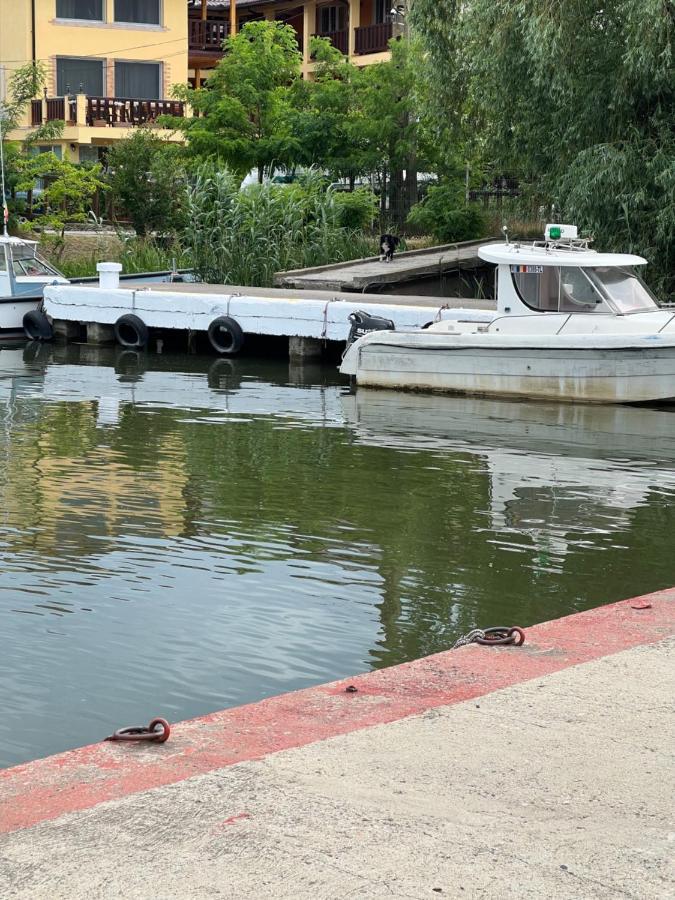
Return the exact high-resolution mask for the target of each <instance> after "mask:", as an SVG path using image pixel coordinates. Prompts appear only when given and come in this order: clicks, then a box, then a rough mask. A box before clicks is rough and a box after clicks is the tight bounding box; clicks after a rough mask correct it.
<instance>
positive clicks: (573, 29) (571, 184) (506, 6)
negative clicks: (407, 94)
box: [412, 0, 675, 294]
mask: <svg viewBox="0 0 675 900" xmlns="http://www.w3.org/2000/svg"><path fill="white" fill-rule="evenodd" d="M412 21H413V25H414V27H415V28H416V29H417V31H418V34H419V35H420V39H421V41H422V43H423V46H424V50H425V54H426V55H425V57H424V60H425V71H426V76H427V77H426V79H425V83H426V85H427V94H426V96H425V101H426V104H427V107H428V111H429V116H430V117H431V118H433V120H434V121H435V122H436V125H437V128H438V133H439V134H441V133H446V134H452V135H453V136H454V139H455V142H456V143H459V144H460V145H461V146H462V147H463V149H464V155H465V157H466V158H468V159H473V160H476V161H477V162H478V164H479V165H480V166H481V167H483V168H484V169H485V170H488V171H492V172H493V173H496V174H503V173H504V172H518V173H520V175H521V177H522V178H523V179H524V180H527V181H529V182H530V183H531V184H533V185H535V186H536V187H537V189H538V191H539V195H540V200H541V202H542V203H544V204H550V203H552V202H555V203H556V204H557V205H558V206H559V207H560V208H561V212H562V214H563V215H564V216H565V217H566V218H568V219H572V218H575V219H576V224H578V225H579V226H581V227H582V228H583V229H584V230H585V231H586V232H589V231H592V232H593V233H594V236H595V238H596V242H597V245H598V246H599V247H600V248H601V249H610V250H628V249H632V250H633V251H637V252H642V253H644V254H645V255H647V256H649V257H650V260H651V263H652V265H651V266H650V270H649V271H650V273H651V276H650V277H651V280H652V282H653V284H654V285H655V286H656V287H657V288H660V289H661V290H663V291H664V292H665V293H666V294H668V293H671V292H672V291H673V290H675V274H674V269H675V267H674V266H673V256H672V254H673V245H674V243H675V242H674V236H675V234H674V232H675V202H674V201H673V183H674V179H675V175H674V174H673V168H674V166H675V163H674V159H675V129H674V123H675V104H674V102H673V101H674V99H675V78H673V52H672V39H673V23H674V17H673V12H672V4H669V3H664V2H663V0H615V2H613V3H609V4H608V3H605V2H602V0H588V2H584V3H576V4H572V3H558V2H553V0H546V2H539V0H504V2H502V3H499V4H495V3H494V2H492V0H467V2H463V3H461V4H460V3H459V2H458V0H433V2H432V0H416V2H415V3H414V5H413V9H412ZM476 135H480V138H479V139H478V140H477V139H476V137H475V136H476Z"/></svg>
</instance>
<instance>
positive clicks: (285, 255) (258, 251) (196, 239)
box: [184, 166, 370, 286]
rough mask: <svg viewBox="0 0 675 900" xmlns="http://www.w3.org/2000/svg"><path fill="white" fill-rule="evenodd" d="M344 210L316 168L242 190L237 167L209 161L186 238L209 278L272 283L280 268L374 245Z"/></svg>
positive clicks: (195, 189)
mask: <svg viewBox="0 0 675 900" xmlns="http://www.w3.org/2000/svg"><path fill="white" fill-rule="evenodd" d="M338 217H339V214H338V210H337V208H336V205H335V195H334V194H333V192H331V191H326V190H325V189H324V187H323V185H322V183H321V179H319V178H318V177H316V176H313V177H310V178H309V179H307V180H306V182H305V183H304V184H303V185H292V186H290V187H284V186H279V185H274V184H270V183H269V182H266V183H264V184H259V185H251V186H250V187H248V188H246V189H245V190H240V189H239V179H238V177H237V176H236V175H234V174H232V173H230V172H227V171H218V170H214V169H212V168H210V167H208V166H207V167H203V168H202V170H201V171H200V172H199V173H198V175H197V177H196V178H195V180H194V183H193V184H192V185H191V186H190V188H189V192H188V217H187V220H188V224H187V226H186V229H185V232H184V243H185V246H186V249H187V250H188V252H189V254H190V256H191V258H192V262H193V265H194V268H195V272H196V274H197V276H198V277H199V278H200V279H201V280H203V281H211V282H216V283H223V284H243V285H246V284H254V285H262V286H265V285H271V284H272V282H273V276H274V273H275V272H278V271H283V270H288V269H296V268H303V267H305V266H315V265H321V264H325V263H330V262H338V261H340V260H342V259H351V258H354V257H356V256H359V255H367V254H368V253H369V252H370V246H369V242H368V241H367V240H366V239H365V238H364V236H363V234H362V232H359V231H356V230H353V229H349V228H342V227H340V224H339V222H338Z"/></svg>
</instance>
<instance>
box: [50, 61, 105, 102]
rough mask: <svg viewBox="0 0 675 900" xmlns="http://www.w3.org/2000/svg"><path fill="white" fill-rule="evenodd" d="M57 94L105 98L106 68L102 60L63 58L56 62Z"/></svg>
mask: <svg viewBox="0 0 675 900" xmlns="http://www.w3.org/2000/svg"><path fill="white" fill-rule="evenodd" d="M56 93H57V95H58V96H59V97H63V96H65V94H80V93H82V94H87V95H88V96H89V97H103V96H105V67H104V64H103V60H102V59H86V58H76V57H73V56H62V57H60V58H59V59H57V60H56Z"/></svg>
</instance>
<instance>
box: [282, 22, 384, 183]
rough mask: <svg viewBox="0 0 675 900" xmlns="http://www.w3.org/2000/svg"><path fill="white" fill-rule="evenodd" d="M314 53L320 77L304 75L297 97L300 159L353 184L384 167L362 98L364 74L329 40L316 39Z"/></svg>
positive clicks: (294, 97) (295, 120) (296, 88)
mask: <svg viewBox="0 0 675 900" xmlns="http://www.w3.org/2000/svg"><path fill="white" fill-rule="evenodd" d="M311 52H312V58H313V59H314V60H315V62H316V69H315V71H314V73H313V74H314V77H313V79H312V80H311V81H309V80H307V81H304V80H301V79H298V80H297V81H296V82H295V84H294V91H293V95H292V104H293V119H292V127H293V133H294V135H295V138H296V141H297V147H298V152H297V162H298V163H299V164H300V165H304V166H317V167H319V168H321V169H324V170H326V171H327V172H328V173H329V174H330V176H331V177H332V178H336V179H337V178H346V179H348V180H349V182H350V186H351V187H352V188H353V185H354V181H355V180H356V178H358V177H359V176H361V175H364V174H370V173H371V172H374V171H376V170H377V169H378V168H379V160H378V158H377V155H376V151H375V149H374V147H373V145H372V141H371V133H370V126H369V123H368V122H367V121H366V119H365V116H364V114H363V109H362V106H361V102H360V100H361V92H362V80H363V72H362V69H360V68H359V67H357V66H354V65H353V64H352V63H350V62H349V61H348V60H347V59H346V57H345V56H343V54H342V53H340V51H339V50H337V49H336V48H335V47H333V45H332V44H331V43H330V41H329V40H328V39H327V38H313V39H312V45H311Z"/></svg>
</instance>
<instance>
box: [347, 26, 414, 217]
mask: <svg viewBox="0 0 675 900" xmlns="http://www.w3.org/2000/svg"><path fill="white" fill-rule="evenodd" d="M390 47H391V54H392V58H391V61H390V62H386V63H377V64H375V65H372V66H366V67H365V70H364V72H363V75H362V83H361V91H360V104H361V111H362V117H363V121H364V122H365V123H366V127H367V131H368V143H369V146H370V149H371V154H372V155H373V156H374V157H375V158H376V159H377V160H379V173H378V174H379V177H380V184H381V191H382V213H383V214H385V211H386V198H387V197H388V198H389V216H390V218H391V220H392V222H393V224H394V225H395V226H396V227H398V228H401V227H403V225H404V223H405V221H406V219H407V216H408V213H409V211H410V207H411V205H412V204H414V203H415V202H416V200H417V171H418V165H419V159H418V157H419V154H420V140H419V139H420V134H421V128H420V123H419V113H418V110H417V108H416V93H415V78H414V69H413V66H412V63H411V45H410V43H409V42H408V41H406V40H399V41H392V42H391V43H390Z"/></svg>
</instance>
